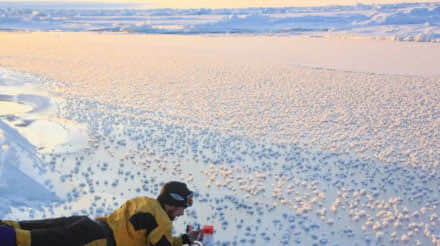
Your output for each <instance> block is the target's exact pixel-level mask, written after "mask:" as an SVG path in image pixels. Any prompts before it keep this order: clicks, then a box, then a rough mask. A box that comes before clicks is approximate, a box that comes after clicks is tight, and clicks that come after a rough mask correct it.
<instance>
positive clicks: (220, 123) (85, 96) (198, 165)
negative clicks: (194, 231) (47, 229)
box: [0, 3, 440, 246]
mask: <svg viewBox="0 0 440 246" xmlns="http://www.w3.org/2000/svg"><path fill="white" fill-rule="evenodd" d="M27 4H30V3H27ZM51 6H53V5H50V6H48V7H45V6H40V7H39V9H38V10H36V9H35V7H34V6H32V4H31V5H29V6H28V5H23V3H22V4H21V7H20V8H18V7H17V8H12V7H10V6H9V5H8V6H3V5H1V4H0V28H2V29H8V30H13V31H7V32H0V44H1V45H0V219H14V220H20V219H38V218H48V217H58V216H69V215H77V214H80V215H89V216H90V217H92V218H94V217H97V216H101V215H105V214H108V213H109V212H111V211H113V210H114V209H116V208H119V207H120V205H121V204H122V203H124V202H125V201H126V200H127V199H131V198H134V197H136V196H152V197H155V196H157V194H158V192H159V188H160V187H161V185H162V184H163V183H165V182H167V181H170V180H180V181H184V182H187V183H188V186H189V188H190V189H192V190H194V191H195V192H196V197H195V202H194V206H193V207H191V208H189V209H187V210H186V211H185V216H183V217H179V218H178V219H177V220H176V221H175V222H174V225H175V233H181V232H183V231H184V229H185V226H186V225H188V224H193V225H194V224H195V223H198V224H201V225H204V224H209V225H214V228H215V241H216V245H341V246H342V245H436V246H438V245H440V208H439V206H440V171H439V170H440V169H439V165H440V151H439V150H440V70H439V69H438V60H439V58H440V45H439V43H438V42H437V41H438V23H439V22H438V20H439V16H440V15H438V10H439V5H438V4H436V3H423V4H397V5H356V6H350V7H347V6H346V7H341V6H339V7H337V6H333V7H326V8H325V7H314V8H281V9H262V8H260V9H258V8H256V9H240V10H238V9H236V10H209V9H204V10H198V11H199V12H197V10H163V9H162V10H160V9H159V10H142V9H138V10H132V11H128V10H121V9H120V8H122V7H121V6H118V8H116V9H111V8H109V9H104V10H102V11H101V12H99V11H98V12H97V11H96V10H91V9H90V5H87V4H85V5H81V7H78V6H77V7H78V8H79V9H76V10H74V11H73V10H69V9H68V8H63V7H62V6H57V9H55V10H54V9H52V8H51ZM234 11H236V12H234ZM69 13H70V14H69ZM318 13H319V14H318ZM323 15H326V16H327V17H325V18H324V17H323ZM62 16H64V19H60V18H61V17H62ZM146 16H147V17H148V18H150V19H149V21H150V22H149V23H145V22H144V21H141V22H142V23H141V24H139V23H137V22H136V21H137V20H138V19H142V20H143V18H145V17H146ZM362 16H363V17H362ZM359 18H360V19H362V18H365V20H364V22H363V24H359V20H360V19H359ZM293 20H304V21H305V22H307V23H306V24H307V25H311V26H312V27H313V28H315V27H316V26H319V25H321V24H323V23H327V24H326V25H330V29H331V30H330V29H329V30H327V31H325V32H322V30H321V31H319V30H315V29H313V30H301V31H299V30H298V29H295V28H298V27H297V26H296V24H297V23H298V22H295V21H293ZM329 20H334V22H331V21H329ZM346 21H348V22H347V23H348V24H347V23H346V24H347V25H346V24H344V23H345V22H346ZM305 22H304V23H305ZM170 23H175V24H176V23H177V24H178V25H179V26H180V27H178V28H180V29H177V30H178V31H176V29H175V28H176V27H175V26H174V27H170ZM274 23H277V24H276V25H275V24H274ZM292 23H296V24H295V25H294V24H292ZM355 23H358V24H359V25H358V24H356V25H355ZM372 23H373V24H372ZM392 23H394V24H392ZM342 24H344V25H343V26H342ZM361 25H363V26H361ZM109 26H110V27H113V28H110V29H108V27H109ZM153 26H154V27H153ZM96 27H104V29H100V31H99V32H96V31H97V29H96ZM127 27H131V28H133V27H137V28H139V30H137V31H136V30H135V31H130V32H127V30H128V29H124V28H127ZM147 27H148V28H147ZM202 27H204V28H206V29H202ZM208 27H209V28H208ZM248 27H249V28H250V29H247V28H248ZM309 27H310V26H309ZM328 27H329V26H326V27H324V28H328ZM169 28H172V30H171V29H169ZM191 28H193V29H191ZM286 28H293V29H286ZM332 28H333V29H332ZM359 28H360V29H359ZM24 30H30V31H33V32H26V31H24ZM41 30H43V31H44V32H41ZM103 30H106V31H107V32H101V31H103ZM158 30H159V31H158ZM173 30H174V31H173ZM191 30H192V31H191ZM194 30H195V31H194ZM201 30H202V31H201ZM203 30H217V31H215V32H207V31H203ZM237 30H239V34H231V33H234V32H236V31H237ZM282 30H284V31H282ZM286 30H287V31H286ZM45 31H50V32H45ZM69 31H75V32H69ZM76 31H78V32H76ZM297 31H299V32H297ZM157 32H159V33H162V34H157ZM164 33H165V34H167V35H163V34H164ZM170 33H173V34H170ZM213 33H215V34H213ZM176 34H178V35H176ZM182 34H185V35H182ZM189 34H191V35H189ZM200 34H203V35H200ZM341 37H343V38H341ZM348 37H350V38H348ZM355 37H356V38H355ZM359 37H361V38H359ZM417 37H419V38H417ZM405 40H406V41H405ZM402 41H405V42H402ZM415 41H426V42H415Z"/></svg>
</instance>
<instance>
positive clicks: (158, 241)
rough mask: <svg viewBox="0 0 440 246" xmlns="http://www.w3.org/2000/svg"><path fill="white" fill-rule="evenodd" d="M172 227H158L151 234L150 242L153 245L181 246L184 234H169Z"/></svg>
mask: <svg viewBox="0 0 440 246" xmlns="http://www.w3.org/2000/svg"><path fill="white" fill-rule="evenodd" d="M171 231H172V227H171V226H170V227H169V228H168V227H166V228H158V230H155V231H154V232H153V233H152V234H151V238H150V240H151V242H152V244H153V245H155V246H182V245H183V242H184V238H185V237H184V236H183V235H182V236H179V237H173V236H172V235H171Z"/></svg>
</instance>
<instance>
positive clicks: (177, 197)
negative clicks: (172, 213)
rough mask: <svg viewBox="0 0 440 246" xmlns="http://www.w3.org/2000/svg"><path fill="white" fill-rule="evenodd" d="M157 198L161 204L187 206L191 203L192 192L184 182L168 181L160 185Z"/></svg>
mask: <svg viewBox="0 0 440 246" xmlns="http://www.w3.org/2000/svg"><path fill="white" fill-rule="evenodd" d="M157 200H158V201H159V202H160V203H161V204H168V205H171V206H176V207H185V208H187V207H189V206H191V205H192V200H193V192H192V191H191V190H189V189H188V187H187V186H186V184H185V183H182V182H178V181H170V182H168V183H166V184H164V185H163V186H162V189H161V190H160V194H159V196H158V197H157Z"/></svg>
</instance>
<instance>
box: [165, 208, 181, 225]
mask: <svg viewBox="0 0 440 246" xmlns="http://www.w3.org/2000/svg"><path fill="white" fill-rule="evenodd" d="M165 212H166V213H167V214H168V217H170V220H171V221H173V220H175V219H176V218H177V217H179V216H182V215H184V214H185V208H184V207H176V206H169V205H166V204H165Z"/></svg>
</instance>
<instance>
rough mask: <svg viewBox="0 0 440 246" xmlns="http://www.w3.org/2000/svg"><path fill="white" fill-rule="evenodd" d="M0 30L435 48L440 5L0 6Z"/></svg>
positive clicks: (13, 4) (438, 40) (49, 4)
mask: <svg viewBox="0 0 440 246" xmlns="http://www.w3.org/2000/svg"><path fill="white" fill-rule="evenodd" d="M146 7H149V6H148V5H147V6H146ZM0 29H1V30H8V31H16V30H22V31H23V30H25V31H70V32H78V31H79V32H81V31H94V32H102V31H106V32H125V33H161V34H186V35H188V34H218V33H221V34H228V33H242V34H243V33H245V34H258V35H261V34H265V35H267V34H270V35H273V34H277V35H279V34H289V35H309V36H323V37H327V36H336V37H342V38H368V39H388V40H398V41H418V42H440V3H438V2H437V3H435V2H434V3H400V4H382V5H381V4H373V5H365V4H357V5H353V6H319V7H318V6H317V7H285V8H236V9H145V8H143V7H142V6H140V5H136V4H131V5H130V4H125V5H124V4H91V3H74V2H71V3H63V4H59V3H58V4H57V3H44V2H42V3H41V2H40V3H32V2H15V3H14V2H3V3H0Z"/></svg>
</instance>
